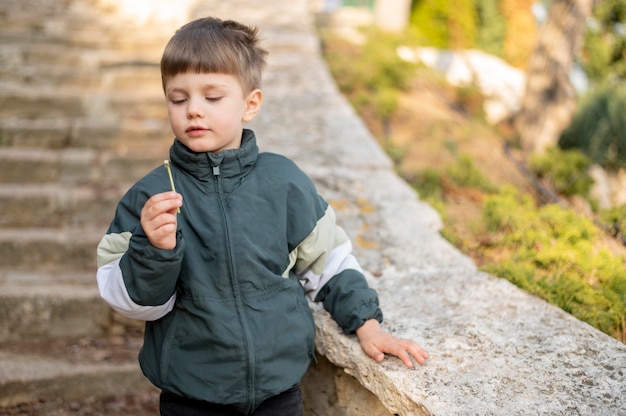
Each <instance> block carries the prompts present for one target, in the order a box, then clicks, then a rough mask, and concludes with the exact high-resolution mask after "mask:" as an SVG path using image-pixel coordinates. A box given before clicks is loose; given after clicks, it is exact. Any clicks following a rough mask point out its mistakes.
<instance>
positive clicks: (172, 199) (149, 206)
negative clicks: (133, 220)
mask: <svg viewBox="0 0 626 416" xmlns="http://www.w3.org/2000/svg"><path fill="white" fill-rule="evenodd" d="M167 194H170V196H169V197H163V194H158V195H155V196H153V197H152V198H150V199H149V200H148V202H146V205H145V206H144V209H143V210H142V211H143V212H142V215H143V216H144V217H145V218H146V220H148V221H153V220H154V219H156V218H157V217H158V216H159V215H161V214H164V213H169V214H175V213H176V212H175V211H176V210H177V209H178V208H179V207H180V206H181V205H182V197H181V196H180V194H176V193H173V192H168V193H167Z"/></svg>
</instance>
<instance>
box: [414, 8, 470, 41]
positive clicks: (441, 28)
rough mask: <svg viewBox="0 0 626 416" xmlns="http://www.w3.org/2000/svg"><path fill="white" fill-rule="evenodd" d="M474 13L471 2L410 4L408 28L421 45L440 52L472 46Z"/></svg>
mask: <svg viewBox="0 0 626 416" xmlns="http://www.w3.org/2000/svg"><path fill="white" fill-rule="evenodd" d="M477 22H478V18H477V9H476V6H475V2H474V1H473V0H454V1H449V0H414V1H413V3H412V9H411V25H412V26H413V27H415V28H416V29H417V30H418V32H419V33H420V35H421V38H422V39H424V41H425V44H427V45H429V46H434V47H437V48H441V49H469V48H473V47H474V46H475V45H476V38H477V30H478V25H477Z"/></svg>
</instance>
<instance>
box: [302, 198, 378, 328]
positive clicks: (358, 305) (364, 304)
mask: <svg viewBox="0 0 626 416" xmlns="http://www.w3.org/2000/svg"><path fill="white" fill-rule="evenodd" d="M293 255H294V257H295V265H294V270H295V272H296V275H297V276H298V277H299V278H300V279H301V281H302V282H303V285H304V288H305V290H306V292H307V296H308V297H309V299H311V300H313V301H315V302H322V303H323V305H324V308H325V309H326V310H327V311H328V312H329V313H330V314H331V316H332V317H333V319H334V320H335V321H336V322H337V323H338V324H339V326H340V327H341V328H342V329H343V331H344V332H345V333H348V334H350V333H353V332H354V331H356V330H357V329H358V328H359V327H361V326H362V325H363V324H364V323H365V321H367V320H369V319H377V320H378V321H379V322H382V311H381V310H380V308H379V304H378V294H377V293H376V291H375V290H373V289H371V288H370V287H369V286H368V284H367V281H366V279H365V276H364V275H363V272H362V270H361V267H360V265H359V263H358V262H357V260H356V258H355V257H354V256H353V255H352V244H351V242H350V240H349V238H348V236H347V235H346V233H345V231H344V230H343V229H342V228H341V227H339V226H338V225H337V224H336V222H335V213H334V211H333V209H332V207H331V206H330V205H328V206H327V207H326V211H325V213H324V215H323V216H322V217H321V218H320V219H319V220H318V222H317V224H316V226H315V228H314V230H313V231H312V232H311V233H310V234H309V235H308V236H307V237H306V238H305V240H304V241H302V243H301V244H300V245H299V246H298V247H297V249H296V250H295V253H293Z"/></svg>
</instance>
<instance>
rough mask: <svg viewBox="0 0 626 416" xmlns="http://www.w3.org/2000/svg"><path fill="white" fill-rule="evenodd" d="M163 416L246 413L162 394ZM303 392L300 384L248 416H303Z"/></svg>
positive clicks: (233, 415)
mask: <svg viewBox="0 0 626 416" xmlns="http://www.w3.org/2000/svg"><path fill="white" fill-rule="evenodd" d="M160 407H161V416H241V415H244V414H245V413H242V412H241V411H239V410H237V408H236V407H235V406H229V405H223V404H215V403H209V402H205V401H202V400H194V399H188V398H186V397H181V396H178V395H176V394H172V393H168V392H162V393H161V399H160ZM302 415H303V410H302V392H301V391H300V384H296V385H295V386H293V387H292V388H290V389H289V390H287V391H284V392H282V393H280V394H278V395H276V396H274V397H270V398H269V399H267V400H265V401H264V402H263V403H261V404H260V405H259V407H257V408H256V409H255V410H254V412H252V413H250V414H249V415H248V416H302Z"/></svg>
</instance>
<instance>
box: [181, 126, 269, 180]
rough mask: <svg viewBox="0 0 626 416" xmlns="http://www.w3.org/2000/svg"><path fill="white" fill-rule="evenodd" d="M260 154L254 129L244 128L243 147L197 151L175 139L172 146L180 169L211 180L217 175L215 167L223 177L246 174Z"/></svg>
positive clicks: (200, 178)
mask: <svg viewBox="0 0 626 416" xmlns="http://www.w3.org/2000/svg"><path fill="white" fill-rule="evenodd" d="M258 154H259V148H258V146H257V143H256V137H255V135H254V132H253V131H252V130H248V129H244V130H243V132H242V136H241V147H239V148H238V149H229V150H224V151H223V152H219V153H216V154H214V153H211V152H202V153H196V152H194V151H192V150H190V149H189V148H188V147H187V146H185V145H184V144H182V143H181V142H180V141H179V140H178V139H176V140H174V144H172V146H171V148H170V159H171V160H172V163H174V164H176V165H177V167H178V168H179V169H182V170H184V171H185V172H187V173H188V174H190V175H192V176H194V177H195V178H197V179H199V180H201V181H209V180H211V179H212V178H213V177H214V175H215V168H216V169H219V175H220V177H222V178H223V179H228V178H237V177H241V176H244V175H245V174H247V172H248V171H249V170H250V169H252V166H254V163H255V162H256V159H257V156H258Z"/></svg>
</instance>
